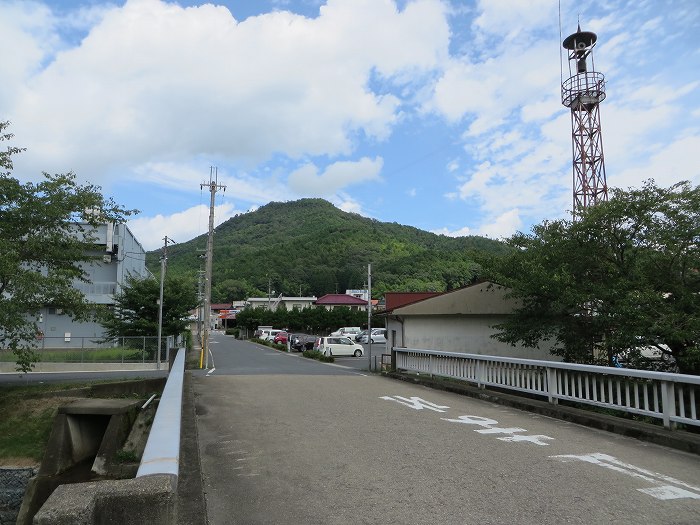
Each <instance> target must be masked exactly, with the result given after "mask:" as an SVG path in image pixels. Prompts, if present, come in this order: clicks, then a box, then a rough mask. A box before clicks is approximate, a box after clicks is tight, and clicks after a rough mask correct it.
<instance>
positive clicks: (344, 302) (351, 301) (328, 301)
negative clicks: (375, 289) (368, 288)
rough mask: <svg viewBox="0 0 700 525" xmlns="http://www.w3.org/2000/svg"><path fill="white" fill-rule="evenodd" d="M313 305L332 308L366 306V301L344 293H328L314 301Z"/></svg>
mask: <svg viewBox="0 0 700 525" xmlns="http://www.w3.org/2000/svg"><path fill="white" fill-rule="evenodd" d="M314 304H320V305H334V306H359V305H361V306H367V301H365V300H364V299H360V298H359V297H354V296H352V295H347V294H344V293H329V294H326V295H324V296H323V297H319V298H318V299H316V301H314Z"/></svg>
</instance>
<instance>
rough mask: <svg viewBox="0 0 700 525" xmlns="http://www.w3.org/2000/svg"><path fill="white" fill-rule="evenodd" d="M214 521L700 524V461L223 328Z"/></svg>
mask: <svg viewBox="0 0 700 525" xmlns="http://www.w3.org/2000/svg"><path fill="white" fill-rule="evenodd" d="M214 340H215V341H216V343H215V344H213V345H212V349H213V355H214V359H215V364H216V370H215V371H214V372H213V373H211V374H210V375H208V376H206V375H205V374H204V372H202V373H197V374H196V375H195V377H194V378H193V384H194V391H195V399H196V410H197V429H198V433H199V447H200V454H201V464H202V476H203V483H204V490H205V492H206V503H207V514H208V519H209V523H211V524H217V525H218V524H238V523H240V524H263V523H264V524H274V523H280V524H343V525H344V524H355V523H367V524H369V523H381V524H393V523H396V524H412V523H416V524H428V523H429V524H467V523H469V524H471V523H478V524H512V523H516V524H560V523H581V524H583V523H586V524H590V523H676V524H680V523H688V524H691V523H700V458H698V457H697V456H692V455H689V454H685V453H682V452H677V451H674V450H670V449H666V448H663V447H659V446H656V445H649V444H645V443H642V442H639V441H636V440H633V439H629V438H624V437H621V436H617V435H614V434H609V433H605V432H602V431H596V430H592V429H588V428H585V427H581V426H578V425H575V424H571V423H566V422H562V421H559V420H553V419H549V418H546V417H543V416H537V415H534V414H530V413H523V412H519V411H516V410H514V409H509V408H506V407H503V406H500V405H494V404H491V403H486V402H483V401H480V400H477V399H473V398H467V397H462V396H458V395H456V394H450V393H447V392H439V391H433V390H430V389H428V388H425V387H422V386H418V385H412V384H408V383H405V382H397V381H393V380H391V379H386V378H382V377H377V376H371V375H367V374H366V373H363V372H361V371H359V370H354V369H351V368H344V367H339V366H333V365H330V364H323V363H317V362H314V361H310V360H308V359H304V358H302V357H300V356H299V355H298V354H291V355H290V354H284V353H280V352H276V351H273V350H271V349H267V348H264V347H261V346H259V345H254V344H252V343H247V342H242V341H234V340H232V339H230V338H227V337H225V336H222V335H220V334H217V335H215V336H214Z"/></svg>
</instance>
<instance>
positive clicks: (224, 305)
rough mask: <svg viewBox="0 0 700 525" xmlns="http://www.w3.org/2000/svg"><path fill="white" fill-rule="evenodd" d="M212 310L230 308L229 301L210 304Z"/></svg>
mask: <svg viewBox="0 0 700 525" xmlns="http://www.w3.org/2000/svg"><path fill="white" fill-rule="evenodd" d="M211 309H212V310H216V311H218V310H230V309H231V303H218V304H212V305H211Z"/></svg>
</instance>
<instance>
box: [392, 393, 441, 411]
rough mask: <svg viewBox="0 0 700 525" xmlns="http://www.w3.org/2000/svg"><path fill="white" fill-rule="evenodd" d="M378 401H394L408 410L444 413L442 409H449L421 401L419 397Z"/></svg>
mask: <svg viewBox="0 0 700 525" xmlns="http://www.w3.org/2000/svg"><path fill="white" fill-rule="evenodd" d="M379 399H386V400H387V401H396V402H397V403H400V404H402V405H404V406H407V407H408V408H412V409H413V410H423V409H424V408H427V409H428V410H433V411H435V412H444V410H442V409H443V408H450V407H448V406H444V405H436V404H435V403H431V402H430V401H426V400H425V399H421V398H420V397H410V398H409V397H401V396H382V397H380V398H379Z"/></svg>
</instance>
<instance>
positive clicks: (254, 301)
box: [246, 295, 316, 311]
mask: <svg viewBox="0 0 700 525" xmlns="http://www.w3.org/2000/svg"><path fill="white" fill-rule="evenodd" d="M315 301H316V297H315V296H311V297H283V296H281V295H280V296H279V297H249V298H248V300H247V301H246V307H250V308H262V309H264V310H268V309H269V310H272V311H275V310H277V309H278V308H279V309H283V310H288V311H291V310H303V309H304V308H308V307H310V306H313V304H314V302H315Z"/></svg>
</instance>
